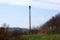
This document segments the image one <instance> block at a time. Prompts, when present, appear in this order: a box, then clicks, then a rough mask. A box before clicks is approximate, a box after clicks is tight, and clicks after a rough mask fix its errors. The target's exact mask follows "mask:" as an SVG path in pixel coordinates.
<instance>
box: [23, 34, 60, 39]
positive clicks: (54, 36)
mask: <svg viewBox="0 0 60 40" xmlns="http://www.w3.org/2000/svg"><path fill="white" fill-rule="evenodd" d="M23 38H24V39H25V40H60V34H58V35H57V34H54V35H24V36H23Z"/></svg>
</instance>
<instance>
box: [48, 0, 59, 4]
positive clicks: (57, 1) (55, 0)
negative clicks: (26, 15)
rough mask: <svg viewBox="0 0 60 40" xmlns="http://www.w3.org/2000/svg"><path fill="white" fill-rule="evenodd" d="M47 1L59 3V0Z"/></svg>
mask: <svg viewBox="0 0 60 40" xmlns="http://www.w3.org/2000/svg"><path fill="white" fill-rule="evenodd" d="M49 1H50V2H53V3H60V0H49Z"/></svg>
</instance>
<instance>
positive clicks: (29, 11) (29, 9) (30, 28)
mask: <svg viewBox="0 0 60 40" xmlns="http://www.w3.org/2000/svg"><path fill="white" fill-rule="evenodd" d="M29 34H31V6H29Z"/></svg>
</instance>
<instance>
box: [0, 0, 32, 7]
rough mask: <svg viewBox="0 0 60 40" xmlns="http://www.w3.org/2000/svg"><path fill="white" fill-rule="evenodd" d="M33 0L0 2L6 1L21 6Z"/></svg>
mask: <svg viewBox="0 0 60 40" xmlns="http://www.w3.org/2000/svg"><path fill="white" fill-rule="evenodd" d="M30 2H31V0H0V3H6V4H10V5H20V6H27V5H29V3H30Z"/></svg>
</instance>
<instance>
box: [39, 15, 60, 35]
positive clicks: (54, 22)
mask: <svg viewBox="0 0 60 40" xmlns="http://www.w3.org/2000/svg"><path fill="white" fill-rule="evenodd" d="M38 33H42V34H60V14H57V15H56V16H54V17H52V18H51V19H50V20H48V21H47V22H46V23H45V24H44V25H42V26H41V28H40V30H39V32H38Z"/></svg>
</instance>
